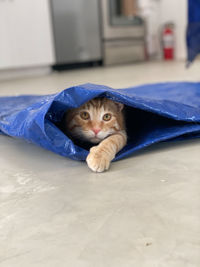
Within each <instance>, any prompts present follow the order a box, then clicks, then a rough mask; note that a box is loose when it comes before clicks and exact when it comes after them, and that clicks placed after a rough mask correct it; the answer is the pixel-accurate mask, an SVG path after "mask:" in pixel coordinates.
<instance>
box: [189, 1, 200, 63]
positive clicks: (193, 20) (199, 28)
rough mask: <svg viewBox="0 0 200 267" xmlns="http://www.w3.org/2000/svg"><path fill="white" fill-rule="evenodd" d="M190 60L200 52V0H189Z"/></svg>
mask: <svg viewBox="0 0 200 267" xmlns="http://www.w3.org/2000/svg"><path fill="white" fill-rule="evenodd" d="M187 50H188V62H192V61H193V60H194V59H195V57H196V56H197V55H198V54H199V53H200V0H188V28H187Z"/></svg>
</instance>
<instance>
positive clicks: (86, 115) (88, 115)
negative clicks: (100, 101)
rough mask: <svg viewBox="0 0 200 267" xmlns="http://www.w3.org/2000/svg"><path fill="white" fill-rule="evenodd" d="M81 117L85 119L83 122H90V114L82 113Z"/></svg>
mask: <svg viewBox="0 0 200 267" xmlns="http://www.w3.org/2000/svg"><path fill="white" fill-rule="evenodd" d="M80 116H81V119H83V120H89V118H90V114H89V113H88V112H86V111H83V112H81V113H80Z"/></svg>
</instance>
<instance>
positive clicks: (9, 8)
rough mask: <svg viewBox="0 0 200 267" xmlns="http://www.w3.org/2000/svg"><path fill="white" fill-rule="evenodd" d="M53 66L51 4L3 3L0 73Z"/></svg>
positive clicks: (33, 0) (0, 8) (14, 0)
mask: <svg viewBox="0 0 200 267" xmlns="http://www.w3.org/2000/svg"><path fill="white" fill-rule="evenodd" d="M53 63H54V47H53V38H52V29H51V19H50V8H49V1H48V0H0V69H9V68H20V67H21V68H24V67H33V66H47V65H51V64H53Z"/></svg>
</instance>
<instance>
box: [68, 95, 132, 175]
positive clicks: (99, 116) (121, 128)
mask: <svg viewBox="0 0 200 267" xmlns="http://www.w3.org/2000/svg"><path fill="white" fill-rule="evenodd" d="M122 109H123V104H121V103H117V102H114V101H111V100H109V99H107V98H95V99H92V100H90V101H88V102H87V103H85V104H83V105H82V106H81V107H79V108H77V109H71V110H69V111H67V113H66V115H65V118H64V124H65V130H66V133H67V134H68V135H69V136H70V137H72V138H76V139H80V140H83V141H87V142H88V141H89V142H91V143H94V144H98V145H97V146H94V147H92V148H91V150H90V153H89V155H88V158H87V163H88V166H89V168H90V169H92V170H93V171H95V172H102V171H104V170H106V169H108V167H109V165H110V161H111V160H112V159H113V158H114V157H115V155H116V153H117V152H118V151H119V150H121V149H122V148H123V147H124V146H125V144H126V139H127V137H126V131H125V124H124V115H123V112H122ZM85 112H86V113H87V114H85ZM83 113H84V114H83ZM82 114H83V115H84V116H86V117H89V118H88V119H83V118H85V117H84V116H83V115H82ZM108 114H109V115H108ZM106 118H110V119H109V120H108V121H106V120H105V119H106ZM96 130H98V133H95V131H96Z"/></svg>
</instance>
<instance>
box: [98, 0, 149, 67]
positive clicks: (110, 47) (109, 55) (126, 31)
mask: <svg viewBox="0 0 200 267" xmlns="http://www.w3.org/2000/svg"><path fill="white" fill-rule="evenodd" d="M122 1H123V0H101V9H102V23H103V58H104V63H105V64H106V65H108V64H117V63H128V62H134V61H142V60H145V24H144V21H143V20H142V19H141V18H140V17H138V16H135V15H133V16H126V15H124V14H123V12H122Z"/></svg>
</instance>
